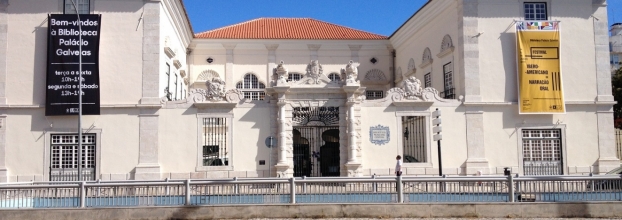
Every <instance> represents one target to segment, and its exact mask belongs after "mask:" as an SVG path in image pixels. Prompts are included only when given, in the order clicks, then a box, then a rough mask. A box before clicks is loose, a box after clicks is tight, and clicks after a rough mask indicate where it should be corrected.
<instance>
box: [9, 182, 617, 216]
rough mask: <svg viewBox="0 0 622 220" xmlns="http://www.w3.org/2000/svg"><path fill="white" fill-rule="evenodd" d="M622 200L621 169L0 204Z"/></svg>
mask: <svg viewBox="0 0 622 220" xmlns="http://www.w3.org/2000/svg"><path fill="white" fill-rule="evenodd" d="M577 201H622V176H612V175H607V176H605V175H603V176H531V177H530V176H525V177H513V176H492V177H444V178H441V177H398V178H393V177H378V178H376V177H373V178H347V177H332V178H331V177H322V178H289V179H285V178H271V179H260V178H256V179H251V178H249V179H235V178H234V179H225V180H166V181H116V182H115V181H106V182H102V181H97V182H95V181H88V182H28V183H10V184H0V208H3V209H14V208H80V207H139V206H187V205H235V204H291V203H301V204H309V203H341V204H343V203H418V202H420V203H442V202H469V203H473V202H577Z"/></svg>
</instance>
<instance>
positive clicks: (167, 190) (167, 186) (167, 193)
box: [165, 177, 179, 196]
mask: <svg viewBox="0 0 622 220" xmlns="http://www.w3.org/2000/svg"><path fill="white" fill-rule="evenodd" d="M165 182H167V183H168V182H169V180H168V177H167V178H166V180H165ZM178 192H179V191H178ZM170 193H171V191H170V186H169V185H166V195H167V196H168V195H170Z"/></svg>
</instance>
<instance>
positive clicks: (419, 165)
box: [395, 110, 433, 168]
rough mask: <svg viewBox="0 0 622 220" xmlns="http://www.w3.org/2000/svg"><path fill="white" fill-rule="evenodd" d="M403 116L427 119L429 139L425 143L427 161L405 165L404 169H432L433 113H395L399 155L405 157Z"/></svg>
mask: <svg viewBox="0 0 622 220" xmlns="http://www.w3.org/2000/svg"><path fill="white" fill-rule="evenodd" d="M403 116H424V117H425V127H426V136H427V137H428V138H427V139H426V141H425V145H426V146H425V148H426V154H427V155H426V161H427V162H424V163H403V164H402V167H404V168H409V167H413V168H432V167H433V165H432V122H431V120H432V119H431V118H432V113H431V112H428V111H412V110H410V111H408V110H404V111H400V110H398V111H396V112H395V122H396V125H397V126H396V132H397V135H398V138H396V139H397V140H396V142H397V146H396V147H397V154H398V155H404V147H403V143H402V138H403V135H404V131H403V130H402V126H401V125H402V117H403Z"/></svg>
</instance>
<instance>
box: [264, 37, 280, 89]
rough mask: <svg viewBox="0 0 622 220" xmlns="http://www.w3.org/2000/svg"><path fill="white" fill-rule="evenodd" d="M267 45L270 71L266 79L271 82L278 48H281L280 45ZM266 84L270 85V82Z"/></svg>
mask: <svg viewBox="0 0 622 220" xmlns="http://www.w3.org/2000/svg"><path fill="white" fill-rule="evenodd" d="M265 46H266V49H267V50H268V71H266V81H267V82H269V81H270V80H271V77H272V73H273V71H274V68H276V49H277V48H279V45H278V44H265ZM275 80H276V79H275ZM266 86H270V83H268V85H266Z"/></svg>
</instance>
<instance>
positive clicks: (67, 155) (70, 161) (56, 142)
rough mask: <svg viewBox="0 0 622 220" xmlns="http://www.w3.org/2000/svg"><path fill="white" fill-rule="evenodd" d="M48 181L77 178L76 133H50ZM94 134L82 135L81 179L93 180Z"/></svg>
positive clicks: (75, 179) (73, 179)
mask: <svg viewBox="0 0 622 220" xmlns="http://www.w3.org/2000/svg"><path fill="white" fill-rule="evenodd" d="M51 139H52V141H51V146H50V152H51V154H50V169H51V170H50V181H77V180H78V164H79V160H78V135H77V134H52V135H51ZM95 145H96V142H95V134H83V135H82V160H81V164H82V179H83V180H95V162H96V161H95V155H96V154H95V153H96V152H95V149H96V148H95Z"/></svg>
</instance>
